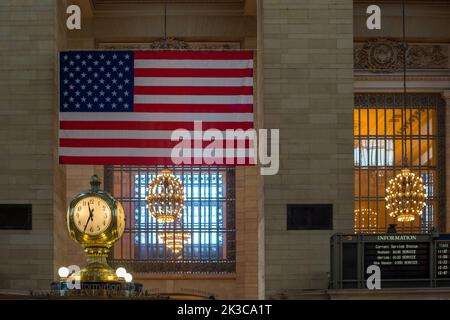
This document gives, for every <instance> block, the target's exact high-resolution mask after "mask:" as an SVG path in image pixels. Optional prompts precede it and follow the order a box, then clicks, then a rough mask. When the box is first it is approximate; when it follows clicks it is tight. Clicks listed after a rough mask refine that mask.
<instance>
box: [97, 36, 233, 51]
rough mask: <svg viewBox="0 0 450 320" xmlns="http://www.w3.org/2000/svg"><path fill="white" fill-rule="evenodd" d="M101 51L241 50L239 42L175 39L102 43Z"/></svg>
mask: <svg viewBox="0 0 450 320" xmlns="http://www.w3.org/2000/svg"><path fill="white" fill-rule="evenodd" d="M98 48H99V49H108V50H118V49H119V50H120V49H126V50H151V49H167V50H188V49H191V50H231V49H235V50H236V49H240V43H239V42H187V41H182V40H178V39H174V38H167V39H161V40H156V41H153V42H137V43H136V42H135V43H121V42H114V43H111V42H110V43H108V42H100V43H99V44H98Z"/></svg>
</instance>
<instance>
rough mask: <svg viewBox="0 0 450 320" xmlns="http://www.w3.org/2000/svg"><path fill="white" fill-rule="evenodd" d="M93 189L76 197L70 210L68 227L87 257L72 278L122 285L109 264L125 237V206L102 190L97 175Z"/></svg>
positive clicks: (94, 177)
mask: <svg viewBox="0 0 450 320" xmlns="http://www.w3.org/2000/svg"><path fill="white" fill-rule="evenodd" d="M90 183H91V189H90V190H89V191H86V192H83V193H80V194H79V195H77V196H76V197H75V198H74V199H73V200H72V201H71V202H70V205H69V208H68V210H67V228H68V230H69V233H70V236H71V237H72V238H73V239H74V240H75V242H77V243H79V244H80V245H81V246H82V247H83V248H84V252H85V253H86V256H87V264H86V265H85V266H84V267H83V268H82V269H81V271H80V273H79V274H78V275H74V277H73V279H75V280H79V281H82V282H123V281H124V280H123V279H121V278H118V277H117V276H116V273H115V271H114V270H113V269H112V268H111V267H110V266H109V265H108V263H107V261H106V258H107V256H108V254H109V251H110V248H111V247H112V246H113V244H114V243H115V242H116V241H117V240H118V239H119V238H120V237H121V236H122V234H123V231H124V227H125V214H124V210H123V207H122V205H121V204H120V202H119V201H117V200H116V199H114V197H113V196H111V195H110V194H109V193H107V192H105V191H103V190H100V180H99V178H98V177H97V175H93V176H92V178H91V182H90Z"/></svg>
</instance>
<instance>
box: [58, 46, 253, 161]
mask: <svg viewBox="0 0 450 320" xmlns="http://www.w3.org/2000/svg"><path fill="white" fill-rule="evenodd" d="M194 121H202V129H203V130H208V129H218V130H221V131H225V130H227V129H234V130H236V129H243V130H247V129H251V128H253V123H254V118H253V53H252V52H242V51H239V52H235V51H229V52H221V51H137V52H135V53H134V112H84V113H83V112H61V113H60V148H59V154H60V162H61V163H65V164H123V165H159V164H161V165H163V164H164V165H165V164H172V160H171V152H172V148H173V147H175V146H176V145H177V144H178V143H179V142H178V141H171V135H172V131H173V130H177V129H186V130H188V131H189V132H190V133H191V136H192V137H193V138H194V137H198V135H194V130H195V129H196V127H194ZM198 143H199V144H198ZM210 143H211V142H210V141H196V144H195V146H196V147H198V146H199V145H200V146H202V147H203V148H204V147H206V146H208V145H209V144H210ZM193 145H194V143H193ZM224 145H225V143H224ZM234 147H235V149H234V151H236V154H235V156H232V157H230V154H228V156H227V155H226V151H225V150H223V157H224V159H223V161H222V162H223V164H231V165H239V164H249V163H250V164H251V163H252V160H251V159H253V157H254V154H253V152H254V149H253V142H249V141H239V142H236V141H235V142H234ZM198 152H200V150H198V149H194V150H192V159H191V162H192V164H210V163H211V161H212V160H211V159H206V161H205V159H203V160H202V161H201V159H198V155H199V153H198ZM242 161H244V163H242ZM219 164H220V163H219Z"/></svg>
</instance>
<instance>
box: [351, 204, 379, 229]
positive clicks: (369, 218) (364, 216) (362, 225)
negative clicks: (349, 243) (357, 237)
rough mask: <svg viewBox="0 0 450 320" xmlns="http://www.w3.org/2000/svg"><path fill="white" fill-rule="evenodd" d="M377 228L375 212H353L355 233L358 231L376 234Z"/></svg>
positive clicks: (368, 209) (365, 210)
mask: <svg viewBox="0 0 450 320" xmlns="http://www.w3.org/2000/svg"><path fill="white" fill-rule="evenodd" d="M376 228H377V212H376V211H374V210H372V209H370V208H362V209H356V210H355V233H356V231H357V230H359V231H371V232H373V233H375V232H376Z"/></svg>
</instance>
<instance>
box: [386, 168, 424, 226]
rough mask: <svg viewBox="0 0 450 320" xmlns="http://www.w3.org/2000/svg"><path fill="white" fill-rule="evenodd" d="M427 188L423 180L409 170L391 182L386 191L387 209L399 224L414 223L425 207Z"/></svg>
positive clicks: (403, 171)
mask: <svg viewBox="0 0 450 320" xmlns="http://www.w3.org/2000/svg"><path fill="white" fill-rule="evenodd" d="M425 199H426V195H425V187H424V186H423V183H422V179H421V178H420V177H418V176H417V175H416V174H415V173H414V172H411V171H410V170H409V169H403V170H402V171H401V172H400V173H399V174H398V175H397V176H396V177H395V178H393V179H391V180H390V181H389V187H388V188H387V189H386V209H387V210H388V212H389V216H391V217H393V218H394V219H396V220H397V221H399V222H410V221H414V220H415V218H416V216H420V215H421V214H422V209H423V208H424V207H425Z"/></svg>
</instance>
